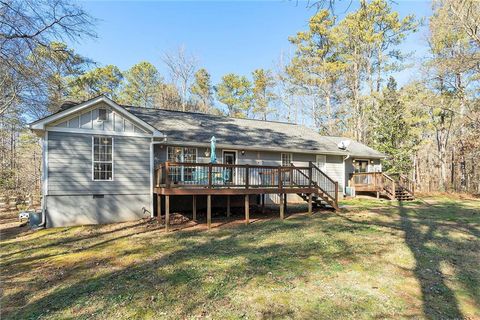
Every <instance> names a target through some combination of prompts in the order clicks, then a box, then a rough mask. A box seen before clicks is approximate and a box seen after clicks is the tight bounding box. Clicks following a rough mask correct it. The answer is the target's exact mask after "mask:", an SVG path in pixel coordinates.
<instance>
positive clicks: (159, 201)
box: [157, 193, 162, 223]
mask: <svg viewBox="0 0 480 320" xmlns="http://www.w3.org/2000/svg"><path fill="white" fill-rule="evenodd" d="M157 221H158V222H159V223H161V222H162V195H160V194H158V193H157Z"/></svg>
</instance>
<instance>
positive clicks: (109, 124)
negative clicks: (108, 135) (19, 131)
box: [29, 96, 164, 137]
mask: <svg viewBox="0 0 480 320" xmlns="http://www.w3.org/2000/svg"><path fill="white" fill-rule="evenodd" d="M99 109H106V113H107V114H106V116H107V118H106V120H105V121H96V120H95V119H96V118H97V117H96V115H97V114H98V112H99V111H98V110H99ZM29 126H30V129H32V130H40V131H43V130H46V129H48V130H55V131H61V130H65V131H68V130H84V131H87V132H88V131H92V132H99V131H100V132H101V131H105V132H116V133H132V134H133V133H136V134H139V135H142V134H144V135H153V136H161V137H163V136H164V135H163V134H162V133H161V132H160V131H158V130H157V129H156V128H155V127H153V126H152V125H151V124H149V123H147V122H145V121H144V120H143V119H141V118H138V117H137V116H135V115H133V114H132V113H130V112H128V111H127V110H125V108H123V107H122V106H120V105H118V104H117V103H115V102H114V101H112V100H110V99H109V98H107V97H105V96H99V97H96V98H93V99H90V100H88V101H85V102H82V103H80V104H78V105H75V106H72V107H69V108H68V109H64V110H60V111H59V112H57V113H54V114H52V115H50V116H47V117H45V118H42V119H39V120H37V121H35V122H33V123H31V124H30V125H29Z"/></svg>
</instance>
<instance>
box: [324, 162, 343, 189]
mask: <svg viewBox="0 0 480 320" xmlns="http://www.w3.org/2000/svg"><path fill="white" fill-rule="evenodd" d="M325 171H326V172H325V173H326V174H327V175H328V176H329V177H330V178H332V179H333V181H338V192H339V193H341V194H343V188H344V186H345V183H344V180H343V156H334V155H327V163H326V164H325Z"/></svg>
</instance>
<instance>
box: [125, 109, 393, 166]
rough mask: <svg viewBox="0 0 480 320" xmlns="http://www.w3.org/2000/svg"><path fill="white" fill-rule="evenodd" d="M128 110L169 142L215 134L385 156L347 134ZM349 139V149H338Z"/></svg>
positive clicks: (269, 145)
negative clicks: (339, 145)
mask: <svg viewBox="0 0 480 320" xmlns="http://www.w3.org/2000/svg"><path fill="white" fill-rule="evenodd" d="M123 107H124V108H125V109H127V110H128V111H129V112H131V113H132V114H134V115H135V116H137V117H138V118H140V119H142V120H143V121H145V122H147V123H148V124H150V125H152V126H153V127H155V128H156V129H157V130H159V131H160V132H162V133H164V134H165V135H166V136H167V141H176V142H181V141H184V142H190V143H198V144H205V145H206V144H208V143H209V141H210V138H211V137H212V136H215V138H216V139H217V144H219V145H223V146H225V145H231V146H235V147H245V148H249V149H259V150H283V151H296V152H301V151H304V152H307V153H327V154H350V155H352V156H357V157H368V158H383V157H384V155H383V154H382V153H380V152H378V151H376V150H373V149H372V148H370V147H368V146H366V145H364V144H361V143H359V142H356V141H353V140H351V139H348V138H344V137H332V136H322V135H320V134H318V133H316V132H315V131H313V130H311V129H309V128H307V127H305V126H302V125H297V124H290V123H285V122H275V121H260V120H251V119H239V118H230V117H225V116H217V115H209V114H203V113H195V112H181V111H172V110H165V109H151V108H140V107H133V106H123ZM345 140H350V141H351V142H350V144H349V146H348V148H347V149H346V150H341V149H339V148H338V143H340V142H341V141H345Z"/></svg>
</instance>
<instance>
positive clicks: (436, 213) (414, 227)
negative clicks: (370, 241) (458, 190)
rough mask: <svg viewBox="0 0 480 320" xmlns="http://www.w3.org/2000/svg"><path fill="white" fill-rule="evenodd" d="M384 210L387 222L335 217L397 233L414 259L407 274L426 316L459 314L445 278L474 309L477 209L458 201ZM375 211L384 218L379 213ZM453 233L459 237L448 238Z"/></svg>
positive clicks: (478, 288) (479, 299)
mask: <svg viewBox="0 0 480 320" xmlns="http://www.w3.org/2000/svg"><path fill="white" fill-rule="evenodd" d="M372 211H374V210H372ZM388 213H389V214H390V220H387V221H386V220H385V219H383V218H381V219H378V220H375V219H369V220H367V221H359V220H356V217H352V218H350V217H348V216H346V215H343V214H339V216H340V217H342V218H343V219H346V220H348V221H349V222H352V223H356V224H360V225H375V226H378V227H382V228H389V229H393V230H396V231H401V232H402V234H403V237H404V239H405V243H406V245H407V246H408V248H409V249H410V251H411V252H412V254H413V257H414V259H415V267H414V269H413V273H414V275H415V277H416V279H417V281H418V283H419V285H420V288H421V293H422V302H423V313H424V316H425V317H426V318H428V319H462V318H463V317H464V316H463V314H462V312H461V310H460V307H459V303H458V301H457V297H456V296H455V293H454V291H453V290H452V288H450V287H449V286H448V285H447V284H448V279H449V278H450V277H453V278H454V279H452V280H456V281H458V282H459V283H460V284H461V286H462V287H463V289H464V290H465V291H466V292H467V293H468V296H469V297H471V299H472V301H473V303H474V304H475V305H476V307H477V308H480V270H479V269H478V266H479V265H480V260H479V257H478V252H479V250H480V241H479V218H480V212H478V210H477V209H474V208H471V207H468V206H465V205H463V204H462V203H461V202H456V203H441V204H436V205H429V206H428V207H426V206H415V205H413V206H412V205H411V204H408V203H407V204H405V203H404V202H398V206H397V207H396V208H395V207H394V208H391V209H389V210H388ZM376 214H379V215H380V216H385V212H378V213H377V212H376ZM397 215H398V216H397ZM397 217H398V219H397V220H395V218H397ZM453 233H457V234H458V233H460V234H461V235H462V236H461V237H459V236H458V235H457V236H452V234H453ZM468 237H470V238H468ZM472 238H473V239H472ZM442 265H443V266H445V265H448V266H450V267H452V268H453V270H454V274H453V276H450V275H448V274H444V273H443V272H442Z"/></svg>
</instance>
